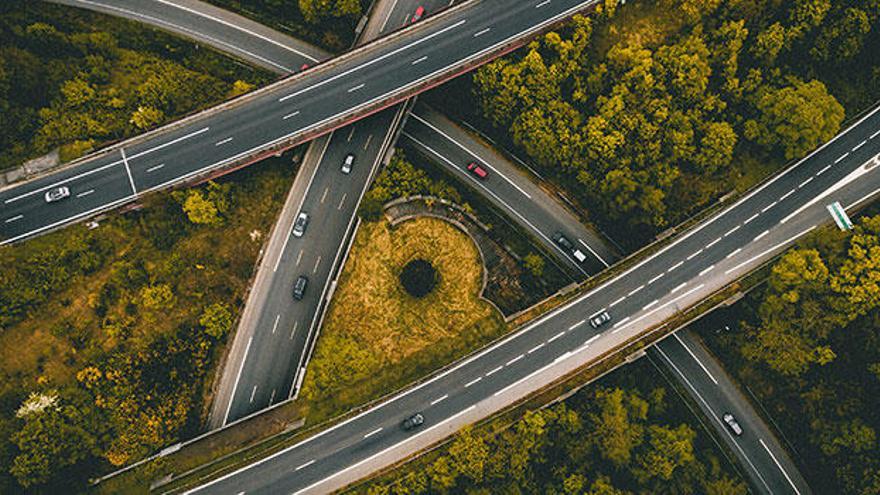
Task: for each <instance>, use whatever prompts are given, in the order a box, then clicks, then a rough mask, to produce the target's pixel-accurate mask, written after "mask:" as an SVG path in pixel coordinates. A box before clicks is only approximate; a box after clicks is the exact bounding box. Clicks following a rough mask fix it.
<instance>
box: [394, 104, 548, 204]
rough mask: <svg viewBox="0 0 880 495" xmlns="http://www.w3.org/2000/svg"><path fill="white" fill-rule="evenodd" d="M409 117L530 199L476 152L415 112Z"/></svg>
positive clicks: (529, 197)
mask: <svg viewBox="0 0 880 495" xmlns="http://www.w3.org/2000/svg"><path fill="white" fill-rule="evenodd" d="M410 116H411V117H412V118H414V119H416V120H418V121H419V122H421V123H422V124H423V125H424V126H425V127H429V128H431V129H432V130H433V131H434V132H436V133H437V134H440V135H441V136H443V137H445V138H446V139H448V140H449V141H450V142H451V143H452V144H454V145H456V146H458V147H459V148H461V149H462V150H463V151H464V152H465V153H467V154H468V155H470V156H471V157H473V158H476V159H477V160H479V161H480V162H482V163H483V165H485V166H487V167H489V168H490V169H492V170H493V171H494V172H495V173H496V174H498V176H499V177H501V178H502V179H504V180H505V181H507V183H508V184H510V185H511V186H513V187H514V188H516V190H517V191H519V192H521V193H522V194H523V195H524V196H525V197H526V198H528V199H532V196H531V195H530V194H529V193H527V192H526V191H525V190H524V189H523V188H521V187H519V186H518V185H517V184H516V183H514V182H513V181H512V180H510V179H509V178H508V177H507V176H506V175H504V174H502V173H501V172H500V171H499V170H498V169H497V168H495V167H492V166H490V165H489V162H488V161H486V160H484V159H483V158H482V157H481V156H480V155H478V154H477V153H476V152H474V151H471V149H470V148H468V147H467V146H465V145H463V144H461V143H460V142H458V141H457V140H456V139H455V138H453V137H452V136H450V135H449V134H446V133H445V132H443V131H442V130H441V129H440V128H438V127H437V126H435V125H434V124H432V123H430V122H428V121H427V120H426V119H424V118H422V117H419V115H418V114H416V113H415V112H412V113H410Z"/></svg>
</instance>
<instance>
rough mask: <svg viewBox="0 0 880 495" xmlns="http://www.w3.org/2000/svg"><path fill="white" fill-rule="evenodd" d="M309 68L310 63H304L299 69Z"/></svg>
mask: <svg viewBox="0 0 880 495" xmlns="http://www.w3.org/2000/svg"><path fill="white" fill-rule="evenodd" d="M308 69H309V64H302V67H300V68H299V70H301V71H302V70H308Z"/></svg>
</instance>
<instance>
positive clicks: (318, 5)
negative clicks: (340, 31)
mask: <svg viewBox="0 0 880 495" xmlns="http://www.w3.org/2000/svg"><path fill="white" fill-rule="evenodd" d="M299 10H300V12H302V14H303V16H304V17H305V18H306V20H307V21H309V22H311V23H312V24H317V23H319V22H321V21H324V20H327V19H331V18H334V17H356V16H359V15H361V2H360V0H299Z"/></svg>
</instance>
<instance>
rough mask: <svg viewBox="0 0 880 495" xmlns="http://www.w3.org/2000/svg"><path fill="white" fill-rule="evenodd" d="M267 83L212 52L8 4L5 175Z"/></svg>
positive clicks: (0, 69) (88, 16)
mask: <svg viewBox="0 0 880 495" xmlns="http://www.w3.org/2000/svg"><path fill="white" fill-rule="evenodd" d="M242 79H249V80H251V81H252V82H254V83H261V82H264V81H266V80H267V78H266V77H265V76H264V75H261V74H259V73H256V72H254V71H251V70H249V69H247V68H244V67H241V66H239V65H236V64H234V63H232V61H231V60H229V59H225V58H223V57H221V56H220V55H218V54H215V53H213V52H211V51H210V50H205V49H198V47H197V46H196V45H194V44H191V43H188V42H184V41H181V40H177V39H175V38H172V37H171V36H168V35H166V34H164V33H162V32H159V31H150V30H144V29H143V27H142V26H139V25H137V24H133V23H129V22H127V21H123V20H119V19H111V18H109V17H106V16H102V15H99V14H94V13H91V12H87V11H82V10H79V9H70V8H67V7H60V6H57V5H49V4H45V3H43V2H25V1H21V0H15V1H7V2H2V4H0V170H2V169H4V168H9V167H12V166H16V165H20V164H21V163H22V162H23V161H24V160H26V159H29V158H34V157H36V156H39V155H41V154H44V153H46V152H48V151H50V150H52V149H54V148H56V147H59V146H60V147H61V158H62V160H69V159H72V158H76V157H78V156H80V155H82V154H84V153H86V152H88V151H89V150H92V149H94V148H96V147H99V146H100V145H102V144H104V143H106V142H108V141H114V140H119V139H123V138H126V137H129V136H132V135H135V134H138V133H141V132H143V131H144V130H146V129H150V128H153V127H156V126H158V125H160V124H163V123H165V122H168V121H170V120H172V119H174V118H176V117H179V116H181V115H183V114H186V113H188V112H192V111H193V110H197V109H199V108H202V107H205V106H209V105H211V104H213V103H217V102H219V101H221V100H223V99H224V98H226V97H228V96H233V95H235V94H239V93H241V92H242V91H245V90H247V89H249V88H250V87H251V86H250V84H249V83H246V82H244V81H243V80H242Z"/></svg>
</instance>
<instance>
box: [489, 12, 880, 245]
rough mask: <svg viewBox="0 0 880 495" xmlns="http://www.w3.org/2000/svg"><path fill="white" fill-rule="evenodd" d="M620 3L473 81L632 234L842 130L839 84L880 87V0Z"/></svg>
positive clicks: (520, 142)
mask: <svg viewBox="0 0 880 495" xmlns="http://www.w3.org/2000/svg"><path fill="white" fill-rule="evenodd" d="M617 3H618V2H617V1H615V0H608V1H606V2H605V4H604V8H603V9H600V12H601V13H600V14H599V15H597V16H595V17H593V18H585V17H576V18H575V19H574V20H573V22H571V23H570V24H569V25H568V26H567V27H566V28H565V29H563V30H561V31H559V32H551V33H549V34H546V35H545V36H543V37H542V38H541V39H539V40H538V41H535V42H533V43H531V44H530V45H529V46H528V47H527V48H526V49H525V50H522V51H520V52H518V53H517V54H515V55H513V56H511V57H507V58H502V59H499V60H496V61H494V62H492V63H490V64H488V65H486V66H485V67H484V68H482V69H480V70H479V71H477V72H476V74H475V76H474V85H475V91H476V94H477V96H478V98H479V100H480V103H481V107H482V111H483V114H484V116H485V118H486V119H488V120H489V121H490V123H491V124H493V125H494V126H496V127H497V128H500V129H503V130H507V131H508V132H509V134H510V137H511V139H512V140H513V142H514V143H515V144H516V145H517V146H519V147H521V148H522V149H523V150H524V151H525V152H526V153H527V154H528V155H529V156H530V157H531V158H532V159H533V160H534V161H535V162H536V163H537V164H538V165H539V166H540V167H541V168H542V169H544V170H545V171H547V172H548V173H549V174H550V175H552V176H555V177H557V178H559V179H560V180H562V181H564V182H566V183H568V184H569V186H570V187H568V189H569V190H571V191H572V192H573V193H575V194H577V195H578V197H579V198H581V199H582V200H583V201H585V202H586V203H587V204H588V205H590V206H591V207H593V209H594V210H597V211H598V212H600V213H601V215H600V217H605V218H607V219H608V220H609V221H608V222H607V223H606V226H608V228H609V229H610V230H612V231H614V233H618V234H620V237H621V238H633V239H638V240H644V238H645V234H646V233H647V234H648V235H650V234H652V233H656V232H657V231H658V230H660V229H663V228H665V227H667V226H670V225H673V224H675V223H678V222H680V221H682V220H683V219H684V218H685V217H686V216H687V215H689V214H692V213H694V212H696V211H699V210H700V209H702V208H703V207H705V206H706V204H707V203H708V202H709V201H710V200H711V199H713V198H717V197H718V196H720V195H721V194H724V193H726V192H728V191H730V190H731V188H732V187H734V186H735V182H736V181H737V180H738V179H739V178H740V176H742V175H743V174H744V173H747V172H748V171H747V170H744V169H743V167H742V162H743V160H744V158H745V157H752V159H753V161H759V160H760V161H765V162H769V163H771V164H775V166H779V165H781V164H782V163H783V162H784V161H785V160H787V159H792V158H796V157H800V156H802V155H804V154H805V153H806V152H808V151H809V150H811V149H813V148H814V147H816V146H817V145H819V144H820V143H822V142H824V141H826V140H828V139H829V138H831V137H832V136H834V134H835V133H836V132H837V131H838V130H839V129H840V126H841V123H842V122H843V120H844V107H843V106H842V105H841V104H840V103H839V102H838V100H837V98H835V96H834V95H833V94H832V92H831V91H829V85H831V86H830V87H832V88H833V89H839V90H840V92H841V93H843V94H844V96H845V97H847V98H849V99H850V100H851V102H852V105H851V106H852V107H854V108H858V109H861V108H864V106H865V104H866V103H867V102H871V101H872V100H871V99H870V98H871V97H872V95H873V97H876V96H878V91H877V89H878V88H880V3H878V1H877V0H869V1H865V0H844V1H837V2H831V0H796V1H793V2H783V1H781V0H713V1H708V2H706V1H695V0H651V1H644V2H633V3H632V4H631V5H627V6H625V7H619V8H618V7H616V4H617ZM872 64H873V68H872ZM841 72H846V73H848V75H849V76H850V80H849V81H843V80H842V78H841V76H840V75H839V74H840V73H841ZM850 88H852V89H853V90H855V89H856V88H857V89H858V90H859V92H860V93H861V94H862V96H861V98H855V97H853V96H852V94H850V93H851V91H849V89H850ZM872 88H873V89H872ZM734 156H736V157H737V163H736V165H737V166H734ZM756 179H758V178H756ZM624 234H626V235H624Z"/></svg>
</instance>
